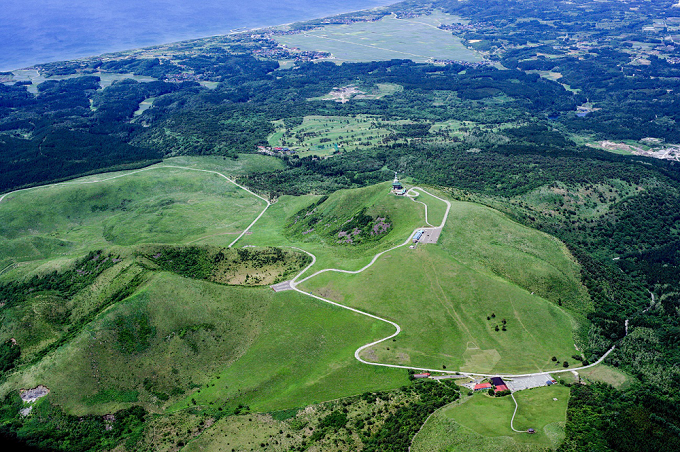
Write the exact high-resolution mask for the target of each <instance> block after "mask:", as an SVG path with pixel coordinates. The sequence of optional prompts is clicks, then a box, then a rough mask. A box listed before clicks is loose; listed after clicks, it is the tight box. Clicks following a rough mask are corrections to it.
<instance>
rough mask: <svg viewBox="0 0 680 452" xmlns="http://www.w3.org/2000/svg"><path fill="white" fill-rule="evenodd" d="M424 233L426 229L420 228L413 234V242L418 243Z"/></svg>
mask: <svg viewBox="0 0 680 452" xmlns="http://www.w3.org/2000/svg"><path fill="white" fill-rule="evenodd" d="M424 233H425V231H423V230H422V229H418V230H417V231H416V233H415V235H414V236H413V243H418V241H419V240H420V239H421V238H422V237H423V234H424Z"/></svg>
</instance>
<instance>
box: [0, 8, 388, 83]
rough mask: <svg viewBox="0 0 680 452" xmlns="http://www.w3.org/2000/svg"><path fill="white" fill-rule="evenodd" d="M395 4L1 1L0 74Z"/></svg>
mask: <svg viewBox="0 0 680 452" xmlns="http://www.w3.org/2000/svg"><path fill="white" fill-rule="evenodd" d="M395 2H396V0H344V1H343V2H338V1H337V0H248V1H243V0H193V1H191V0H2V8H1V10H0V71H9V70H13V69H19V68H23V67H27V66H31V65H34V64H39V63H47V62H51V61H62V60H68V59H73V58H80V57H86V56H94V55H99V54H102V53H106V52H116V51H121V50H127V49H134V48H138V47H145V46H150V45H156V44H164V43H168V42H175V41H182V40H186V39H195V38H202V37H206V36H214V35H219V34H227V33H229V32H231V31H233V30H236V29H243V28H256V27H266V26H273V25H280V24H284V23H289V22H296V21H301V20H309V19H315V18H320V17H326V16H329V15H333V14H339V13H343V12H350V11H356V10H360V9H368V8H374V7H377V6H384V5H389V4H392V3H395Z"/></svg>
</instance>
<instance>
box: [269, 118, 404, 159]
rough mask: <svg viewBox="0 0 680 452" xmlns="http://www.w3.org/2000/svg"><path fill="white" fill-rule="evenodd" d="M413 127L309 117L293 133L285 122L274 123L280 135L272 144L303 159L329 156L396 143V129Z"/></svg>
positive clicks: (369, 120) (371, 120) (379, 121)
mask: <svg viewBox="0 0 680 452" xmlns="http://www.w3.org/2000/svg"><path fill="white" fill-rule="evenodd" d="M411 123H412V121H408V120H394V121H386V120H384V119H381V118H378V117H374V116H369V115H357V116H349V117H346V116H305V118H304V120H303V122H302V124H300V125H299V126H296V127H293V128H291V129H287V128H286V126H285V124H284V122H283V121H274V122H273V124H274V126H275V127H276V131H275V132H274V133H272V134H271V135H270V136H269V137H268V141H269V144H270V145H271V146H287V147H291V148H293V149H295V150H296V151H297V155H299V156H300V157H305V156H307V155H318V156H326V155H332V154H335V153H337V152H349V151H354V150H357V149H366V148H370V147H375V146H382V145H384V144H385V142H384V141H383V140H386V139H388V140H395V138H394V134H395V131H394V126H398V125H403V124H411ZM401 141H405V140H404V139H402V140H401ZM336 146H337V148H336Z"/></svg>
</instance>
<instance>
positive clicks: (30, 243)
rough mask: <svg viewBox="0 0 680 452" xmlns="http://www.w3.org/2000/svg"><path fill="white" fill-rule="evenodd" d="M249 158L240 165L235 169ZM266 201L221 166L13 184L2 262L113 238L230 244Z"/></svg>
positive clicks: (58, 255) (0, 240) (3, 223)
mask: <svg viewBox="0 0 680 452" xmlns="http://www.w3.org/2000/svg"><path fill="white" fill-rule="evenodd" d="M253 157H262V156H253ZM245 160H247V159H245ZM262 160H263V159H262ZM272 160H275V159H272ZM191 161H192V160H191V158H182V159H177V160H176V161H173V160H172V159H171V160H170V161H169V162H167V163H168V164H182V163H184V162H188V163H191ZM229 162H230V161H220V160H215V162H214V164H210V162H209V160H206V161H203V163H202V166H204V167H205V166H207V167H215V168H219V169H220V170H224V169H230V168H229V167H228V165H226V163H229ZM220 164H221V165H220ZM244 165H247V163H245V162H239V165H238V167H236V165H234V167H236V168H234V169H235V171H234V173H237V172H238V168H240V167H241V166H244ZM196 166H197V167H198V165H196ZM232 174H233V173H232ZM105 179H109V180H105ZM97 181H101V182H97ZM263 208H264V202H263V201H262V200H260V199H257V198H255V197H254V196H252V195H251V194H249V193H247V192H245V191H243V190H242V189H240V188H238V187H236V186H235V185H233V184H232V183H230V182H229V181H227V180H225V179H224V178H223V177H221V176H219V175H217V174H212V173H205V172H200V171H190V170H186V169H179V168H158V167H156V168H153V167H152V168H151V169H148V170H144V171H141V172H136V173H129V172H128V173H109V174H104V175H97V176H88V177H85V178H81V179H76V180H73V181H69V182H65V183H62V184H56V185H49V186H44V187H38V188H35V189H31V190H27V191H20V192H15V193H12V194H9V195H7V196H6V197H5V198H4V199H3V200H2V201H1V202H0V269H5V268H8V269H9V268H10V267H19V268H20V271H22V272H26V271H27V270H32V269H35V268H38V267H40V266H41V265H43V264H46V263H47V262H48V261H50V260H54V259H61V260H64V259H71V258H73V257H77V256H80V255H83V254H85V253H87V252H88V251H90V250H95V249H101V248H105V247H111V246H130V245H136V244H140V243H187V242H197V241H201V240H203V239H204V238H206V237H215V236H216V237H220V238H221V244H225V242H226V244H228V243H230V242H231V240H233V238H235V237H236V235H237V234H238V233H239V232H240V231H242V230H243V229H244V228H245V227H246V226H247V225H248V224H250V222H251V221H252V220H253V219H254V218H255V217H256V216H257V215H258V213H259V212H260V211H262V209H263ZM177 225H182V227H177ZM15 272H16V270H15V271H14V272H11V271H7V272H6V273H5V275H4V276H5V277H11V276H12V274H13V273H15Z"/></svg>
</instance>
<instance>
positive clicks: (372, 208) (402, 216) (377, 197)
mask: <svg viewBox="0 0 680 452" xmlns="http://www.w3.org/2000/svg"><path fill="white" fill-rule="evenodd" d="M386 175H387V174H386ZM390 188H391V182H385V183H382V184H378V185H373V186H370V187H364V188H359V189H353V190H339V191H337V192H335V193H333V194H331V195H330V196H329V197H328V199H327V200H326V201H325V202H324V203H323V204H321V205H320V206H319V208H318V209H319V210H318V211H319V212H320V213H321V214H323V215H327V216H329V217H330V216H333V215H339V216H347V215H352V213H354V212H357V211H359V210H360V209H361V208H362V207H363V206H366V207H368V210H367V214H369V215H384V214H386V215H389V218H390V219H391V221H392V224H393V225H392V228H391V229H390V232H389V233H388V234H386V235H385V236H384V237H383V238H382V239H381V240H379V241H374V242H368V243H365V244H361V245H358V246H353V245H340V244H337V243H336V240H331V239H330V238H328V237H326V236H323V235H321V234H318V233H316V232H315V231H313V232H310V233H308V234H304V235H303V234H291V233H289V232H287V231H286V227H285V225H286V223H287V222H288V221H289V219H290V218H291V217H292V216H293V215H295V214H296V213H298V212H299V211H300V210H301V209H303V208H305V207H307V206H310V205H311V204H312V203H314V202H316V201H318V200H319V198H320V197H319V196H302V197H290V196H282V197H281V198H279V200H278V202H277V203H275V204H274V205H272V207H270V208H269V209H268V210H267V212H266V213H265V214H264V215H263V216H262V218H261V219H260V221H259V222H258V223H257V224H256V225H255V226H254V227H253V229H252V234H251V235H247V236H244V237H243V239H242V242H240V245H243V246H245V245H257V246H295V247H300V248H302V249H304V250H306V251H308V252H311V253H313V254H314V255H315V256H316V257H317V262H316V264H315V265H314V266H313V267H312V268H311V269H310V271H309V272H308V273H307V274H311V273H312V272H314V271H316V270H321V269H323V268H329V267H336V268H343V269H348V270H356V269H359V268H361V267H363V266H364V265H366V264H367V263H368V262H369V261H370V260H371V258H372V257H373V255H375V254H376V253H378V252H380V251H383V250H386V249H388V248H391V247H393V246H395V245H397V244H400V243H403V242H404V240H406V239H407V238H408V237H409V235H410V234H411V233H412V232H413V230H414V229H415V228H417V227H420V226H425V225H426V224H425V209H424V208H423V206H422V205H420V204H417V203H414V202H413V201H411V200H409V199H407V198H405V197H398V196H394V195H392V194H390ZM303 232H306V231H303Z"/></svg>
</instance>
